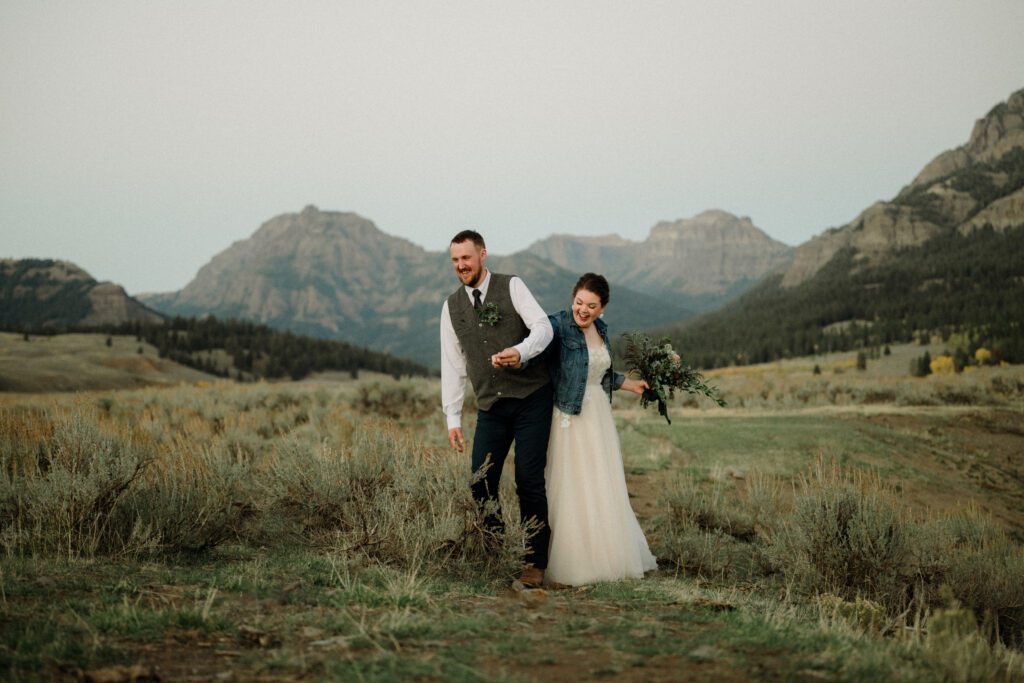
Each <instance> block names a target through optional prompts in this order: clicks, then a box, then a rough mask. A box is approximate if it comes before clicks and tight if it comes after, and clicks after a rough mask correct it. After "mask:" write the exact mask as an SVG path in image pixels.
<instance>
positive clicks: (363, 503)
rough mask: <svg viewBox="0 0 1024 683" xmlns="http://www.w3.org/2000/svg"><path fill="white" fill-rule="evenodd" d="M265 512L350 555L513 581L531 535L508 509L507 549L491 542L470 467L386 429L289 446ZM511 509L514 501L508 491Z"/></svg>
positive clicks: (364, 426)
mask: <svg viewBox="0 0 1024 683" xmlns="http://www.w3.org/2000/svg"><path fill="white" fill-rule="evenodd" d="M268 488H269V490H268V494H269V496H268V501H267V506H268V508H269V509H268V513H269V514H283V515H285V516H286V517H287V518H288V519H289V520H290V521H291V523H292V525H293V527H294V531H295V532H296V533H298V534H299V535H301V537H303V538H304V539H306V540H307V541H309V542H312V543H316V544H320V545H329V546H331V547H333V548H334V549H336V550H337V551H338V552H341V553H343V554H345V555H352V554H361V555H364V556H366V557H368V558H371V559H373V560H375V561H379V562H383V563H386V564H393V565H400V566H421V565H424V564H425V565H432V566H434V567H435V568H445V569H446V570H448V571H452V570H454V571H456V572H457V571H460V570H467V569H470V568H472V567H480V566H481V565H484V566H487V567H489V568H490V569H491V570H493V571H501V572H507V573H511V572H513V571H514V570H515V568H516V567H517V566H518V565H519V564H520V563H521V560H522V554H523V541H524V538H525V535H526V530H524V529H523V528H522V527H521V525H520V524H519V523H518V520H517V519H516V506H514V505H505V507H506V528H507V541H508V543H507V544H502V543H501V542H500V539H493V538H491V537H490V532H488V531H486V530H485V529H484V527H483V523H482V520H483V516H482V515H483V511H481V510H479V509H478V507H477V505H476V503H475V501H474V500H473V498H472V495H471V493H470V481H469V471H468V462H467V460H466V459H465V458H463V457H461V456H459V455H457V454H454V453H451V452H450V451H449V450H447V449H437V448H434V447H432V446H428V445H425V444H424V443H423V442H422V440H420V439H418V438H417V435H416V434H414V433H412V432H408V431H403V430H401V429H399V428H397V427H396V426H395V425H394V424H392V423H389V422H388V421H384V420H365V421H363V422H362V423H361V425H360V428H359V429H357V430H356V431H355V432H353V433H352V435H351V438H350V439H349V440H347V441H346V442H342V443H338V442H334V443H332V442H331V440H330V439H325V440H323V441H322V442H321V443H319V444H309V443H307V442H304V441H303V440H300V439H299V438H297V437H296V438H292V439H288V440H285V441H284V442H282V443H281V444H280V446H279V447H278V449H277V452H276V453H275V455H274V456H273V457H272V458H271V462H270V471H269V487H268ZM504 498H505V502H506V503H508V502H510V501H508V492H507V489H506V491H505V495H504Z"/></svg>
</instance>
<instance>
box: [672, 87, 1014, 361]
mask: <svg viewBox="0 0 1024 683" xmlns="http://www.w3.org/2000/svg"><path fill="white" fill-rule="evenodd" d="M1022 253H1024V90H1022V91H1019V92H1017V93H1014V94H1013V95H1012V96H1011V97H1010V98H1009V99H1008V101H1007V102H1005V103H1002V104H1000V105H998V106H996V107H995V108H994V109H992V111H990V112H989V113H988V114H987V115H986V116H985V117H983V118H982V119H980V120H979V121H978V122H977V123H976V124H975V126H974V129H973V132H972V134H971V137H970V139H969V140H968V142H967V143H966V144H964V145H963V146H961V147H958V148H957V149H955V150H951V151H948V152H944V153H942V154H941V155H939V156H938V157H937V158H936V159H935V160H934V161H932V162H931V163H929V164H928V165H927V166H926V167H925V169H924V170H922V171H921V173H919V174H918V176H917V177H916V178H915V179H914V180H913V181H912V182H911V183H909V184H908V185H907V186H906V187H905V188H903V189H902V190H901V191H900V192H899V193H898V194H897V195H896V197H894V198H893V199H891V200H889V201H886V202H877V203H875V204H873V205H872V206H871V207H869V208H867V209H866V210H864V211H863V212H862V213H861V214H860V215H859V216H858V217H857V218H855V219H854V220H853V221H851V222H850V223H848V224H847V225H844V226H842V227H840V228H836V229H832V230H827V231H825V232H824V233H822V234H820V235H818V236H817V237H815V238H813V239H812V240H810V241H809V242H807V243H805V244H802V245H800V247H798V248H797V250H796V253H795V254H794V257H793V262H792V264H791V265H790V266H789V267H787V268H785V269H784V270H782V271H781V272H779V273H776V274H773V275H771V276H769V277H768V278H766V279H765V280H764V281H763V282H761V283H760V284H758V285H757V286H755V287H754V288H752V289H751V290H750V291H748V292H747V293H745V294H744V295H743V296H741V297H740V298H739V299H738V300H736V301H735V302H732V303H731V304H729V305H727V306H725V307H724V308H722V309H721V310H719V311H715V312H713V313H709V314H706V315H704V316H701V317H700V318H696V319H693V320H691V321H688V322H687V323H684V324H683V325H676V326H671V327H667V328H662V329H660V330H659V332H664V333H666V334H668V335H670V336H672V337H673V338H674V339H675V340H676V341H677V344H678V345H680V346H681V347H682V348H683V349H684V350H686V353H687V355H688V357H689V358H690V359H691V361H692V362H696V363H699V364H700V365H701V366H703V367H717V366H722V365H729V364H737V363H739V364H745V363H750V362H762V361H767V360H772V359H776V358H785V357H793V356H800V355H806V354H810V353H814V352H816V351H826V350H842V349H849V348H855V347H858V346H867V345H877V344H884V343H890V342H894V341H907V340H910V339H913V338H916V337H921V336H923V337H929V338H930V337H931V336H932V335H938V336H941V337H948V336H949V335H950V334H952V333H954V332H957V331H959V332H964V333H966V335H965V338H966V339H967V340H968V341H967V345H968V346H969V347H972V348H970V349H968V350H973V347H976V346H978V345H986V346H989V347H991V348H992V349H993V351H995V352H996V354H997V357H999V358H1002V359H1005V360H1009V361H1012V362H1022V361H1024V340H1022V335H1024V333H1022V330H1021V321H1024V259H1022V258H1021V257H1020V255H1021V254H1022ZM840 323H842V324H841V325H840Z"/></svg>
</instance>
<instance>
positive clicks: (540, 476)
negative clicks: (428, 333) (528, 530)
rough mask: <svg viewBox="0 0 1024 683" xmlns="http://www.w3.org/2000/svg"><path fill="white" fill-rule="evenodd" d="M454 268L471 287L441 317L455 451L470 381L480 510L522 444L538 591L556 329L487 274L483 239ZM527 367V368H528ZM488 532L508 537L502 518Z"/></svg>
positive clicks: (527, 578)
mask: <svg viewBox="0 0 1024 683" xmlns="http://www.w3.org/2000/svg"><path fill="white" fill-rule="evenodd" d="M450 252H451V258H452V266H453V267H454V268H455V274H456V275H457V276H458V278H459V281H460V282H461V283H462V286H461V287H459V288H458V289H457V290H455V292H454V293H453V294H452V295H451V296H449V297H448V300H447V301H445V303H444V306H443V307H442V308H441V404H442V408H443V409H444V413H445V416H446V418H447V422H448V442H449V443H451V445H452V447H453V448H455V449H456V450H458V451H459V452H460V453H461V452H463V451H464V449H465V440H464V438H463V435H462V399H463V397H464V396H465V389H466V377H467V376H468V377H469V380H470V382H472V383H473V391H475V392H476V402H477V405H478V406H479V411H478V412H477V423H476V433H475V434H474V437H473V455H472V467H473V473H474V474H475V473H476V472H477V471H478V470H479V469H480V468H481V467H483V466H484V465H485V464H487V463H490V467H489V468H488V469H487V471H486V473H485V475H484V477H483V478H481V479H480V480H478V481H477V482H476V483H475V484H473V497H474V498H475V499H476V501H477V503H479V504H480V505H483V504H485V503H486V502H487V501H489V500H495V501H497V497H498V483H499V481H500V479H501V470H502V467H503V465H504V464H505V457H506V456H507V455H508V450H509V447H510V446H511V445H512V442H513V441H515V442H516V456H515V466H516V493H517V494H518V495H519V510H520V514H521V517H522V519H523V521H524V522H525V521H527V520H530V519H533V520H535V522H536V523H537V524H538V525H539V528H538V529H537V532H536V534H535V535H534V536H533V537H532V538H531V539H530V540H529V541H528V542H527V544H528V545H527V548H526V567H525V569H524V570H523V573H522V576H520V579H519V580H520V581H521V582H522V583H523V585H524V586H527V587H530V588H534V587H537V586H540V585H541V583H542V582H543V580H544V569H545V568H546V567H547V565H548V540H549V539H550V536H551V532H550V530H549V529H548V500H547V494H546V493H545V490H544V466H545V464H546V462H547V450H548V434H549V431H550V429H551V410H552V397H551V384H550V381H549V378H548V371H547V368H546V367H545V364H544V362H543V361H542V360H539V359H538V360H537V361H535V362H532V363H527V361H529V360H531V359H533V358H536V357H537V356H538V355H539V354H540V353H541V352H542V351H543V350H544V348H545V347H546V346H547V345H548V343H550V342H551V339H552V337H553V336H554V335H553V332H552V330H551V323H550V322H548V317H547V315H546V314H545V313H544V309H542V308H541V307H540V306H539V305H538V304H537V301H536V299H534V298H533V295H532V294H530V290H529V289H527V287H526V283H524V282H523V281H522V280H521V279H520V278H518V277H516V276H515V275H501V274H498V273H492V272H490V271H489V270H487V268H486V267H485V266H484V262H485V261H486V260H487V247H486V245H484V238H483V237H481V236H480V233H477V232H474V231H473V230H463V231H462V232H460V233H459V234H457V235H456V236H455V237H453V238H452V241H451V245H450ZM524 364H525V366H524ZM487 526H488V528H490V529H492V530H494V531H499V530H500V529H501V528H502V523H501V511H500V509H499V510H498V512H497V514H494V515H489V516H488V518H487Z"/></svg>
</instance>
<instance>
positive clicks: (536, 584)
mask: <svg viewBox="0 0 1024 683" xmlns="http://www.w3.org/2000/svg"><path fill="white" fill-rule="evenodd" d="M519 583H521V584H523V587H525V588H540V587H541V586H542V585H543V584H544V570H543V569H538V568H537V567H534V566H533V565H530V566H528V567H526V568H525V569H523V573H522V574H520V575H519Z"/></svg>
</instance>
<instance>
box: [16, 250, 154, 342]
mask: <svg viewBox="0 0 1024 683" xmlns="http://www.w3.org/2000/svg"><path fill="white" fill-rule="evenodd" d="M0 304H2V305H0V327H4V328H8V329H11V328H30V329H47V328H49V329H67V328H71V327H99V326H104V325H120V324H122V323H131V322H154V323H159V322H163V320H164V318H163V316H161V315H160V314H158V313H156V312H155V311H153V310H151V309H149V308H147V307H146V306H145V305H143V304H141V303H139V302H138V301H136V300H135V299H133V298H132V297H130V296H128V295H127V294H126V293H125V291H124V288H123V287H121V286H120V285H116V284H114V283H112V282H97V281H96V280H95V279H94V278H93V277H92V276H91V275H89V273H87V272H86V271H84V270H82V269H81V268H79V267H78V266H76V265H75V264H73V263H70V262H68V261H56V260H53V259H20V260H18V259H0Z"/></svg>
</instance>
